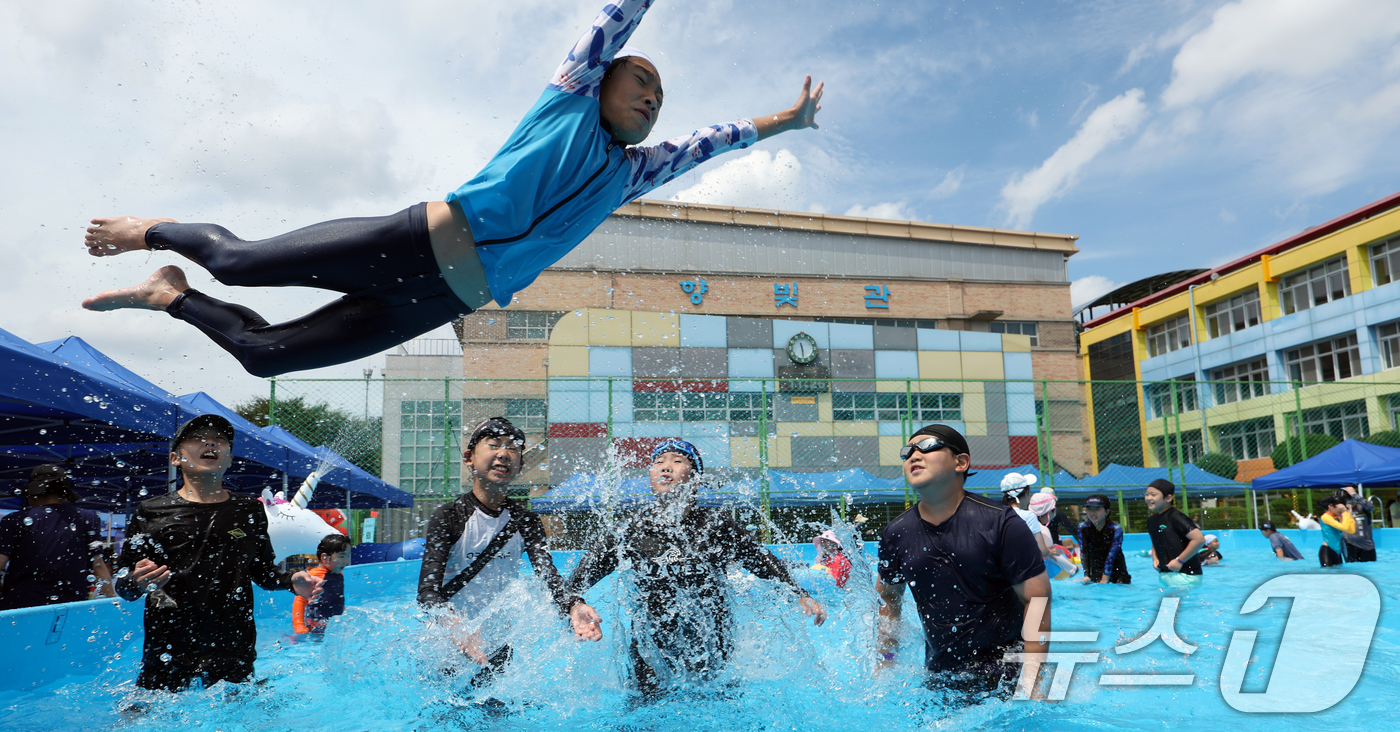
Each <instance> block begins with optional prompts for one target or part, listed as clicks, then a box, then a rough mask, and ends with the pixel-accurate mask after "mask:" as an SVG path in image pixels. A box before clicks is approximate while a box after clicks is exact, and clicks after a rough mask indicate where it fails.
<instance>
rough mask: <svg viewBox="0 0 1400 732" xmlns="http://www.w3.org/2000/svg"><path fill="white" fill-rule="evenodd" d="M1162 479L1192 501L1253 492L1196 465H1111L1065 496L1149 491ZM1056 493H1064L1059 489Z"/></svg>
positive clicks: (1241, 484) (1242, 484)
mask: <svg viewBox="0 0 1400 732" xmlns="http://www.w3.org/2000/svg"><path fill="white" fill-rule="evenodd" d="M1183 474H1184V475H1183ZM1159 478H1160V479H1163V480H1169V481H1171V482H1172V483H1174V484H1175V485H1176V487H1177V488H1178V489H1185V490H1186V491H1188V493H1189V495H1190V496H1192V497H1209V496H1226V495H1228V496H1239V495H1243V494H1244V492H1245V491H1246V490H1248V489H1249V484H1248V483H1240V482H1238V481H1234V480H1230V479H1229V478H1222V477H1220V476H1219V475H1216V474H1214V473H1208V472H1206V471H1204V470H1202V469H1200V468H1198V467H1196V466H1195V465H1194V464H1192V463H1186V464H1185V465H1183V466H1181V468H1179V469H1178V468H1165V467H1162V468H1139V467H1134V466H1131V465H1119V464H1118V463H1109V465H1108V467H1106V468H1104V469H1103V470H1101V471H1099V473H1098V475H1087V476H1085V477H1083V478H1080V479H1079V480H1078V481H1076V483H1075V485H1074V486H1073V487H1072V488H1066V490H1065V491H1064V493H1065V494H1072V495H1089V494H1091V493H1107V492H1110V491H1120V490H1135V491H1141V490H1142V489H1144V488H1146V487H1147V484H1148V483H1151V482H1152V481H1154V480H1157V479H1159ZM1055 492H1056V493H1057V494H1059V493H1060V491H1059V490H1058V489H1057V490H1056V491H1055Z"/></svg>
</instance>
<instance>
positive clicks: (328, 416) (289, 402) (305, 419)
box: [233, 397, 384, 477]
mask: <svg viewBox="0 0 1400 732" xmlns="http://www.w3.org/2000/svg"><path fill="white" fill-rule="evenodd" d="M269 406H270V404H269V402H268V400H267V398H266V397H257V398H255V399H251V400H249V401H247V402H244V403H242V404H237V405H234V408H233V409H234V411H236V412H238V414H239V415H241V416H242V417H243V418H244V419H247V420H248V421H249V422H252V423H253V424H255V425H257V426H259V427H266V426H268V425H269V424H271V420H270V418H269V414H268V412H269ZM277 424H279V425H281V426H282V427H283V429H285V430H287V431H288V432H290V433H292V434H294V435H296V436H297V437H300V438H301V439H302V440H303V441H305V442H306V443H307V444H308V445H312V446H317V447H320V446H325V447H328V448H330V449H331V450H334V451H335V452H337V453H339V454H340V456H341V457H343V458H345V459H346V460H349V461H350V462H351V463H354V464H355V465H358V466H359V467H361V468H363V469H364V470H365V471H366V472H368V473H369V474H370V475H373V476H376V477H378V476H379V475H380V468H381V460H382V454H383V442H384V431H383V429H382V424H383V419H382V418H380V417H370V418H368V419H366V418H364V417H357V416H355V415H354V414H351V413H350V412H346V411H344V410H341V409H335V408H333V407H331V405H330V404H329V403H327V402H320V403H317V404H309V403H307V401H306V398H305V397H293V398H291V399H278V400H277Z"/></svg>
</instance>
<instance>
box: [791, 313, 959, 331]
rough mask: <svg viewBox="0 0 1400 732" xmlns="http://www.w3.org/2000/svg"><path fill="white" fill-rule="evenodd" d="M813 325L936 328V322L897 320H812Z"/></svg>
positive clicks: (825, 318) (821, 318) (823, 318)
mask: <svg viewBox="0 0 1400 732" xmlns="http://www.w3.org/2000/svg"><path fill="white" fill-rule="evenodd" d="M812 322H813V323H843V324H845V325H883V326H887V327H890V328H928V329H930V330H933V329H936V328H937V327H938V321H936V320H899V319H895V318H828V317H825V316H823V317H820V318H812Z"/></svg>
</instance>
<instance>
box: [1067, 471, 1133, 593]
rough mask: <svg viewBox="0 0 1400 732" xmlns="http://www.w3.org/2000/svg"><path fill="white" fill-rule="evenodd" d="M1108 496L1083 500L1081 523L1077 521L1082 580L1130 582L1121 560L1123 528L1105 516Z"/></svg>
mask: <svg viewBox="0 0 1400 732" xmlns="http://www.w3.org/2000/svg"><path fill="white" fill-rule="evenodd" d="M1108 505H1109V504H1108V496H1105V495H1101V494H1095V495H1092V496H1089V497H1088V498H1085V499H1084V522H1083V523H1081V524H1079V529H1078V531H1077V532H1076V533H1078V535H1079V563H1080V564H1081V565H1082V566H1083V567H1084V580H1083V581H1084V582H1097V583H1099V584H1109V583H1112V584H1121V585H1126V584H1132V581H1133V577H1132V575H1130V574H1128V565H1127V562H1126V560H1124V559H1123V527H1122V526H1119V525H1118V522H1116V521H1114V520H1113V519H1111V518H1109V517H1108Z"/></svg>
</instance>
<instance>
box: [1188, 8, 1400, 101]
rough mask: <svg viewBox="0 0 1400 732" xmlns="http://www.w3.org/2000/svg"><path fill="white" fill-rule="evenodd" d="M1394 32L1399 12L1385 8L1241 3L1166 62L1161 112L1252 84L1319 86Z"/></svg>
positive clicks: (1217, 14)
mask: <svg viewBox="0 0 1400 732" xmlns="http://www.w3.org/2000/svg"><path fill="white" fill-rule="evenodd" d="M1397 32H1400V5H1397V4H1395V3H1393V2H1388V1H1387V0H1331V1H1330V2H1315V1H1314V0H1242V2H1237V3H1231V4H1229V5H1225V6H1223V7H1221V8H1220V9H1219V10H1217V11H1216V12H1215V15H1214V17H1213V18H1212V21H1211V24H1210V26H1209V27H1207V28H1206V29H1205V30H1203V31H1201V32H1200V33H1197V34H1195V35H1193V36H1192V37H1191V38H1190V39H1188V40H1187V41H1186V42H1185V43H1184V44H1182V46H1181V50H1180V51H1179V52H1178V53H1177V55H1176V58H1175V59H1173V61H1172V81H1171V85H1170V86H1168V87H1167V90H1166V91H1165V92H1163V94H1162V102H1163V104H1165V105H1166V106H1167V107H1169V108H1170V107H1179V106H1184V105H1189V104H1197V103H1201V102H1204V101H1207V100H1209V99H1211V98H1212V97H1215V96H1217V95H1218V94H1220V93H1221V92H1222V91H1224V90H1225V89H1227V88H1229V87H1230V86H1231V85H1233V84H1235V83H1237V82H1240V81H1242V80H1244V79H1247V78H1249V77H1251V76H1256V75H1258V76H1271V77H1283V78H1291V79H1295V80H1305V79H1321V78H1323V77H1325V76H1327V75H1329V74H1331V73H1333V72H1336V71H1339V70H1344V69H1345V70H1348V71H1354V70H1355V68H1356V67H1355V62H1356V61H1357V60H1358V59H1361V58H1366V57H1367V56H1368V55H1369V54H1371V53H1374V49H1373V48H1372V46H1373V44H1375V43H1377V42H1382V43H1389V42H1390V41H1392V40H1393V39H1394V38H1395V36H1396V34H1397Z"/></svg>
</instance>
